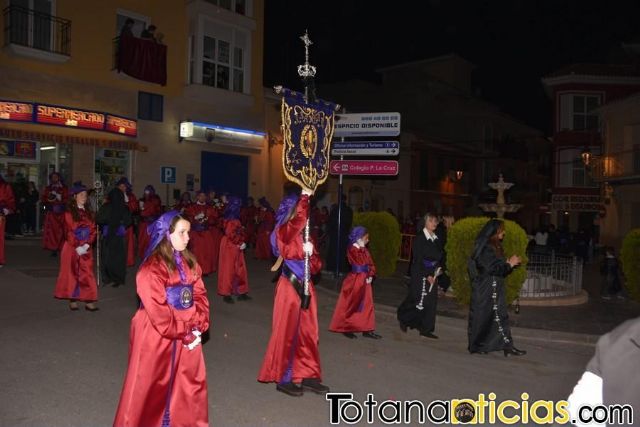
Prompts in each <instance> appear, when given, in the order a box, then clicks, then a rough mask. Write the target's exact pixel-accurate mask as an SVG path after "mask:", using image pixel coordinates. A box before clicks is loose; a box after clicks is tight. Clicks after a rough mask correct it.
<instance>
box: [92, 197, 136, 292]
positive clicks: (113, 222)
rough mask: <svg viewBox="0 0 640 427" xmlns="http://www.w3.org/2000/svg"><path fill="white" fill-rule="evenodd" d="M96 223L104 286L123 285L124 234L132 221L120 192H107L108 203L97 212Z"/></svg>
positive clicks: (125, 264) (124, 269)
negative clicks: (99, 230)
mask: <svg viewBox="0 0 640 427" xmlns="http://www.w3.org/2000/svg"><path fill="white" fill-rule="evenodd" d="M96 221H97V223H98V224H100V225H102V247H101V255H102V256H101V268H100V270H101V274H102V279H103V281H104V283H105V286H113V287H118V286H120V285H124V281H125V276H126V273H127V248H126V240H125V233H126V229H127V227H128V226H130V225H131V222H132V220H131V213H130V212H129V209H127V206H126V205H125V203H124V193H123V192H122V190H120V189H119V188H114V189H113V190H111V191H110V192H109V195H108V202H107V203H106V204H104V205H103V206H102V207H101V208H100V210H99V211H98V215H97V217H96Z"/></svg>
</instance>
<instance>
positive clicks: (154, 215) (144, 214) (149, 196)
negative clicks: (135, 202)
mask: <svg viewBox="0 0 640 427" xmlns="http://www.w3.org/2000/svg"><path fill="white" fill-rule="evenodd" d="M139 205H140V219H141V221H140V222H139V223H138V256H139V257H140V259H142V258H144V254H145V252H147V247H148V246H149V234H148V233H147V228H148V227H149V226H150V225H151V224H153V223H154V222H155V221H156V220H157V219H158V218H159V217H160V214H161V213H162V201H161V200H160V197H158V195H157V194H156V189H155V188H153V185H147V186H146V187H144V196H142V199H140V202H139Z"/></svg>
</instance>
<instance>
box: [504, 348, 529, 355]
mask: <svg viewBox="0 0 640 427" xmlns="http://www.w3.org/2000/svg"><path fill="white" fill-rule="evenodd" d="M525 354H527V352H526V351H525V350H518V349H517V348H515V347H511V348H505V349H504V357H508V356H524V355H525Z"/></svg>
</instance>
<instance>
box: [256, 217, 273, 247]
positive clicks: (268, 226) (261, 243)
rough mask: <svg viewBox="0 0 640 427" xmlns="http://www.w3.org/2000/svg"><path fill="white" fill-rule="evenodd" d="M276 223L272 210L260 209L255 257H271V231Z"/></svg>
mask: <svg viewBox="0 0 640 427" xmlns="http://www.w3.org/2000/svg"><path fill="white" fill-rule="evenodd" d="M275 224H276V218H275V215H274V214H273V211H272V210H268V209H267V210H262V211H260V224H258V231H257V232H256V258H257V259H271V242H270V240H269V238H270V237H271V232H272V231H273V227H274V226H275Z"/></svg>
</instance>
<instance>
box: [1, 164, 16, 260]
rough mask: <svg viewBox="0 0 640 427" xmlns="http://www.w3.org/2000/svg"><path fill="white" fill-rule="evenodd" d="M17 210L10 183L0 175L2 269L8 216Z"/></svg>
mask: <svg viewBox="0 0 640 427" xmlns="http://www.w3.org/2000/svg"><path fill="white" fill-rule="evenodd" d="M15 210H16V199H15V197H13V190H12V189H11V186H10V185H9V183H8V182H6V181H5V180H4V178H3V177H2V175H0V267H2V266H3V265H4V263H5V258H4V229H5V227H6V225H7V215H9V214H10V213H12V212H15Z"/></svg>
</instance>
